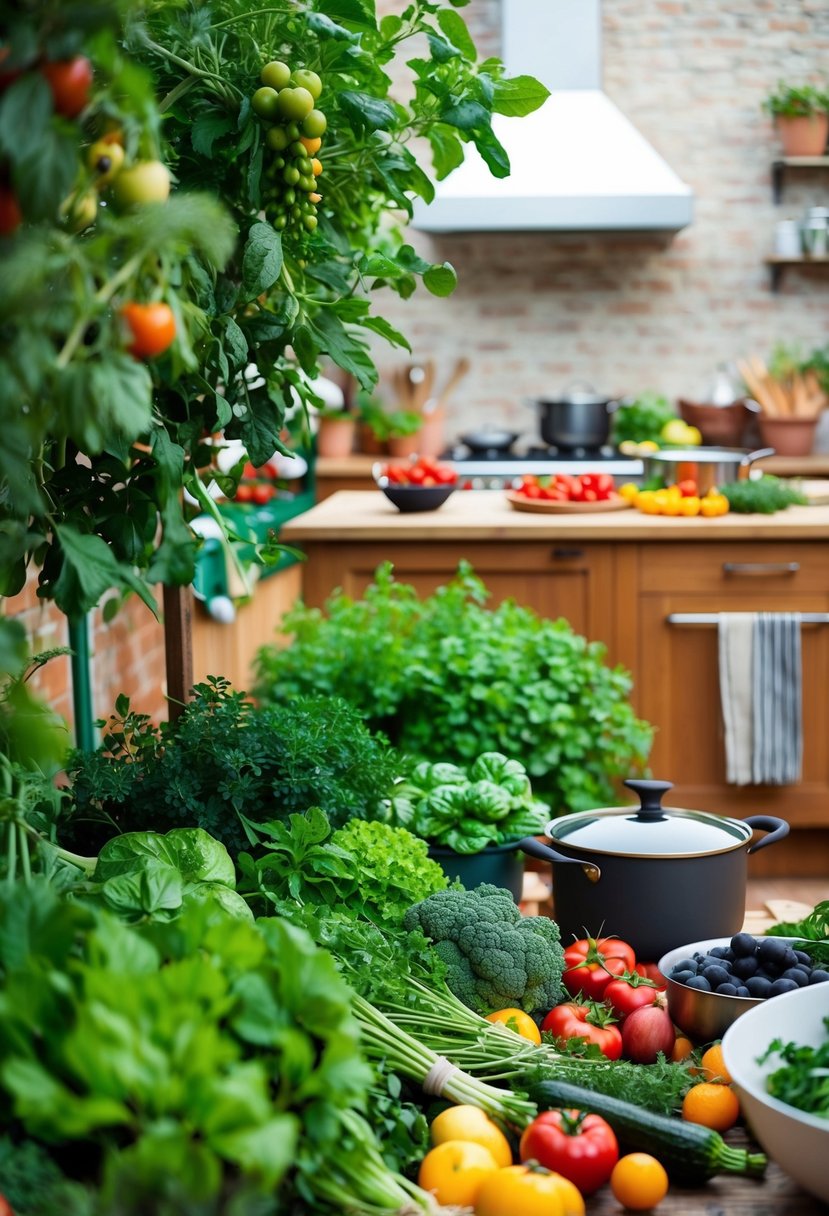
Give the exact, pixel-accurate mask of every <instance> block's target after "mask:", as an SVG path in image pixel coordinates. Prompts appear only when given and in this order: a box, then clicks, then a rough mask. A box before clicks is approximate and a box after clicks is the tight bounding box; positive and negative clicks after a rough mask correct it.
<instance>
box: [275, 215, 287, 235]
mask: <svg viewBox="0 0 829 1216" xmlns="http://www.w3.org/2000/svg"><path fill="white" fill-rule="evenodd" d="M272 222H273V226H274V228H275V229H276V230H277V232H281V231H282V229H283V228H285V227H286V226H287V224H288V217H287V216H286V215H278V216H277V217H276V219H275V220H273V221H272Z"/></svg>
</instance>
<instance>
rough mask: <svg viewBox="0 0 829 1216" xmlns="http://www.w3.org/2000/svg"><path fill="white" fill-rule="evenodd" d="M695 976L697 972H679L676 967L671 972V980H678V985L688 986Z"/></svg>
mask: <svg viewBox="0 0 829 1216" xmlns="http://www.w3.org/2000/svg"><path fill="white" fill-rule="evenodd" d="M695 975H696V971H688V970H687V969H686V970H685V971H677V969H676V967H674V969H673V971H672V972H671V979H672V980H676V982H677V983H678V984H687V983H688V981H689V980H690V979H693V977H694V976H695Z"/></svg>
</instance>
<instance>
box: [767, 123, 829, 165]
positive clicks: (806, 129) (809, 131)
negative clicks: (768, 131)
mask: <svg viewBox="0 0 829 1216" xmlns="http://www.w3.org/2000/svg"><path fill="white" fill-rule="evenodd" d="M775 126H776V127H777V134H778V135H779V136H780V142H781V144H782V145H783V152H784V154H785V155H786V156H822V155H823V153H824V151H825V150H826V140H827V137H829V114H809V115H804V116H803V117H801V118H783V117H782V116H780V115H778V116H777V118H776V119H775Z"/></svg>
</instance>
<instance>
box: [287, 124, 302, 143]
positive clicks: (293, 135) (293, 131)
mask: <svg viewBox="0 0 829 1216" xmlns="http://www.w3.org/2000/svg"><path fill="white" fill-rule="evenodd" d="M285 134H286V135H287V136H288V139H290V140H291V142H292V143H293V141H294V140H295V139H299V123H296V122H289V123H288V125H287V126H286V128H285Z"/></svg>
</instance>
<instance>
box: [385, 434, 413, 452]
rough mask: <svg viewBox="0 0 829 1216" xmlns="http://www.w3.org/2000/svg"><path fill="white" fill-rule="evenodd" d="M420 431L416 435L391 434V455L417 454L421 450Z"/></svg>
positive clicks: (389, 441)
mask: <svg viewBox="0 0 829 1216" xmlns="http://www.w3.org/2000/svg"><path fill="white" fill-rule="evenodd" d="M420 434H421V433H420V431H416V432H415V434H414V435H390V436H389V438H388V449H389V455H390V456H415V455H417V454H418V453H419V452H420Z"/></svg>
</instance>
